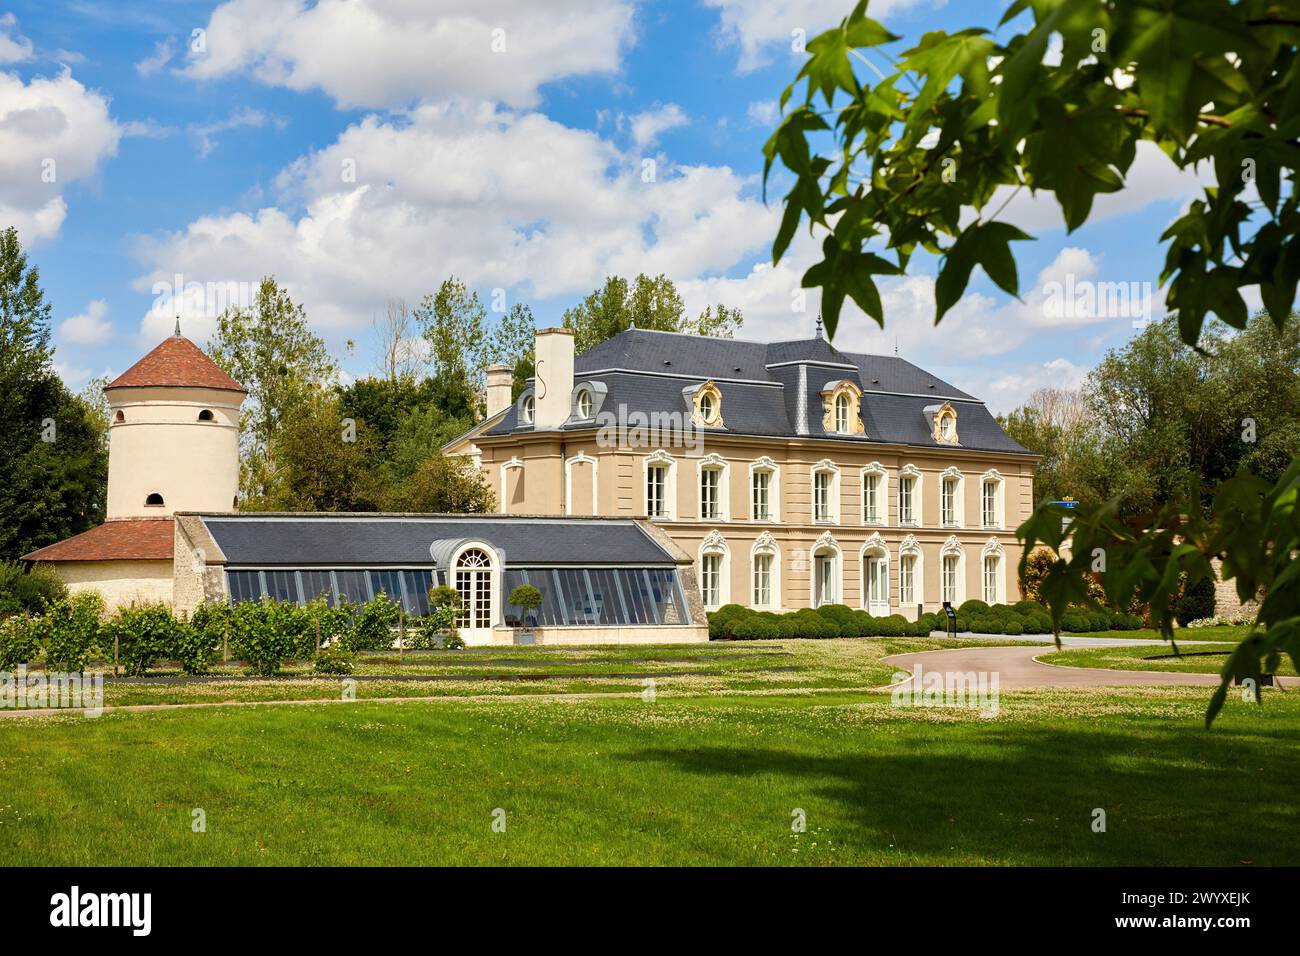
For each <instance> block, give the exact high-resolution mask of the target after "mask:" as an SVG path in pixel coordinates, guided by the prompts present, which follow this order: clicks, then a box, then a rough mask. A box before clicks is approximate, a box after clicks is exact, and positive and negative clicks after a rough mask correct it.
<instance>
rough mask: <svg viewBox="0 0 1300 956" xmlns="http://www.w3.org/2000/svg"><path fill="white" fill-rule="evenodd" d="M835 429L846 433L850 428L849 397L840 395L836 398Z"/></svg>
mask: <svg viewBox="0 0 1300 956" xmlns="http://www.w3.org/2000/svg"><path fill="white" fill-rule="evenodd" d="M835 430H836V431H837V432H839V433H840V434H845V433H846V432H848V430H849V397H848V396H847V395H838V396H836V398H835Z"/></svg>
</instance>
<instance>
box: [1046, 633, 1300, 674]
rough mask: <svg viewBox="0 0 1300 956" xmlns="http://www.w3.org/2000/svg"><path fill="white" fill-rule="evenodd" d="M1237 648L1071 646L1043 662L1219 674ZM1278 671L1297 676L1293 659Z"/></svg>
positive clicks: (1193, 645)
mask: <svg viewBox="0 0 1300 956" xmlns="http://www.w3.org/2000/svg"><path fill="white" fill-rule="evenodd" d="M1183 640H1184V641H1186V640H1189V639H1188V638H1184V639H1183ZM1233 646H1234V645H1226V644H1225V645H1219V646H1214V647H1207V646H1205V645H1203V644H1190V643H1180V644H1178V650H1179V653H1180V656H1177V657H1172V656H1168V655H1172V654H1173V653H1174V650H1173V648H1172V647H1170V646H1169V645H1168V644H1165V645H1162V646H1159V647H1157V646H1156V645H1154V644H1148V645H1145V646H1142V647H1069V648H1066V649H1065V650H1062V651H1056V652H1049V653H1045V654H1043V655H1042V657H1041V658H1040V660H1042V662H1043V663H1044V664H1064V665H1067V666H1069V667H1104V668H1106V669H1108V670H1122V671H1184V672H1190V673H1197V674H1218V673H1219V672H1220V671H1222V670H1223V665H1224V664H1225V663H1227V660H1228V655H1229V653H1230V652H1231V650H1232V647H1233ZM1152 658H1154V660H1153V659H1152ZM1277 672H1278V673H1279V674H1289V675H1291V676H1295V672H1296V671H1295V667H1294V666H1293V665H1292V664H1291V661H1290V660H1283V662H1282V666H1281V667H1279V668H1278V671H1277Z"/></svg>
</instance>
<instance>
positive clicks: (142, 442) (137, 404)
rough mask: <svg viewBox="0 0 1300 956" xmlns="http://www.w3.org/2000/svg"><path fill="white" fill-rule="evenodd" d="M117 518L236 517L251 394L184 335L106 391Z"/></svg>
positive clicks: (111, 507) (111, 497) (112, 505)
mask: <svg viewBox="0 0 1300 956" xmlns="http://www.w3.org/2000/svg"><path fill="white" fill-rule="evenodd" d="M104 394H105V396H106V397H107V398H108V404H109V407H110V408H111V410H112V418H111V421H110V424H109V429H108V514H107V516H108V517H109V518H153V517H158V518H161V517H166V516H168V515H171V514H174V513H175V512H177V511H233V510H235V507H236V504H237V496H238V494H239V407H240V405H242V404H243V401H244V396H246V395H247V394H248V392H247V391H246V390H245V389H244V387H243V386H242V385H240V384H239V383H238V382H236V381H235V380H234V379H233V378H231V377H230V376H229V375H227V374H226V373H225V372H223V371H222V370H221V368H220V367H218V365H217V364H216V363H215V362H213V361H212V359H210V358H208V357H207V356H206V355H204V354H203V352H202V350H200V349H199V347H198V346H197V345H195V344H194V343H193V342H191V341H190V340H189V339H187V338H185V337H184V336H183V335H181V330H180V324H179V323H177V326H176V333H175V334H174V335H173V336H172V337H171V338H169V339H166V340H165V341H163V343H162V344H161V345H159V346H158V347H157V348H156V349H154V350H153V351H152V352H150V353H149V354H148V355H146V356H145V357H144V358H142V359H140V361H138V362H136V363H135V364H134V365H132V366H131V367H130V368H129V369H127V370H126V371H125V372H123V373H122V374H121V375H119V376H118V377H117V378H116V379H114V380H113V381H112V382H111V383H109V384H108V385H107V386H105V388H104Z"/></svg>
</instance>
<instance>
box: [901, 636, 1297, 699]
mask: <svg viewBox="0 0 1300 956" xmlns="http://www.w3.org/2000/svg"><path fill="white" fill-rule="evenodd" d="M1061 642H1062V644H1063V645H1064V646H1066V647H1098V646H1110V647H1134V646H1137V645H1142V644H1149V645H1152V646H1154V647H1160V646H1165V647H1167V646H1168V645H1167V644H1166V643H1165V642H1164V641H1121V640H1113V639H1104V638H1086V637H1066V638H1062V639H1061ZM1185 643H1195V642H1183V641H1180V642H1179V644H1180V646H1181V645H1182V644H1185ZM1046 653H1050V652H1048V651H1045V650H1044V649H1043V648H1041V647H967V648H960V649H956V650H943V651H920V652H916V653H910V654H894V655H892V656H890V657H885V658H882V661H883V662H884V663H887V664H893V665H894V666H895V667H897V668H898V669H899V670H901V671H910V672H912V673H915V672H916V668H917V667H918V666H919V667H920V668H921V669H922V671H923V672H924V671H930V672H957V671H960V672H963V673H964V672H967V671H976V672H979V671H983V672H985V673H990V674H991V673H994V672H996V673H997V675H998V686H999V688H1000V689H1001V690H1016V689H1025V688H1035V687H1153V686H1167V685H1174V686H1178V685H1181V686H1188V685H1191V686H1197V687H1217V686H1218V685H1219V675H1218V674H1192V673H1184V672H1180V671H1121V670H1108V669H1106V668H1102V667H1065V666H1062V665H1059V664H1043V663H1041V662H1040V661H1037V660H1035V659H1034V658H1036V657H1038V656H1040V655H1042V654H1046ZM909 683H911V679H910V678H909V679H908V680H906V681H901V682H900V686H905V685H906V684H909ZM1277 686H1278V687H1281V688H1292V687H1300V678H1298V677H1279V678H1277Z"/></svg>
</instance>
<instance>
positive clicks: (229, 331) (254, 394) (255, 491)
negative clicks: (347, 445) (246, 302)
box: [207, 276, 338, 497]
mask: <svg viewBox="0 0 1300 956" xmlns="http://www.w3.org/2000/svg"><path fill="white" fill-rule="evenodd" d="M207 349H208V354H209V355H210V356H212V359H213V361H215V362H216V363H217V364H218V365H220V366H221V367H222V368H223V369H225V370H226V372H228V373H229V374H230V375H231V376H232V377H233V378H234V379H235V380H236V381H237V382H239V383H240V384H242V385H243V386H244V388H246V389H248V401H247V402H246V404H245V406H244V418H243V421H242V423H241V426H242V433H241V434H242V437H241V441H242V454H241V457H242V463H241V465H242V467H241V469H240V471H241V475H240V485H241V487H242V489H243V492H244V494H245V495H246V496H251V497H258V496H263V495H265V494H266V493H267V491H268V488H269V487H270V484H271V475H270V468H271V458H270V451H269V449H270V446H271V443H272V441H273V440H274V439H275V436H276V435H277V434H278V432H279V430H280V428H281V426H282V425H283V423H284V422H285V420H286V419H287V418H289V416H291V415H293V414H294V413H295V411H296V410H297V409H299V408H300V407H302V406H303V405H304V403H306V402H307V401H308V400H310V399H311V398H312V397H313V396H314V395H315V392H316V391H317V390H319V389H321V388H323V387H325V386H328V385H330V384H332V383H333V381H334V379H335V378H336V377H337V375H338V366H337V365H336V364H335V362H334V359H333V358H332V357H331V356H330V354H329V351H328V350H327V349H326V347H325V342H324V340H323V339H321V338H320V337H319V336H318V335H316V334H315V333H314V332H313V331H312V330H311V326H310V325H308V323H307V314H306V312H305V311H304V310H303V307H302V306H301V305H297V304H295V303H294V302H293V300H292V299H290V297H289V293H288V292H287V291H285V290H284V289H282V288H280V286H279V285H278V284H277V283H276V281H275V279H274V278H273V277H269V276H268V277H266V278H264V279H263V280H262V282H261V285H259V286H258V290H257V298H256V300H255V301H254V303H253V305H252V307H250V308H242V307H235V308H231V309H228V310H227V311H226V312H225V313H223V314H222V315H221V316H219V317H218V318H217V331H216V335H215V336H214V337H213V338H212V340H211V341H209V342H208V346H207Z"/></svg>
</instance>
